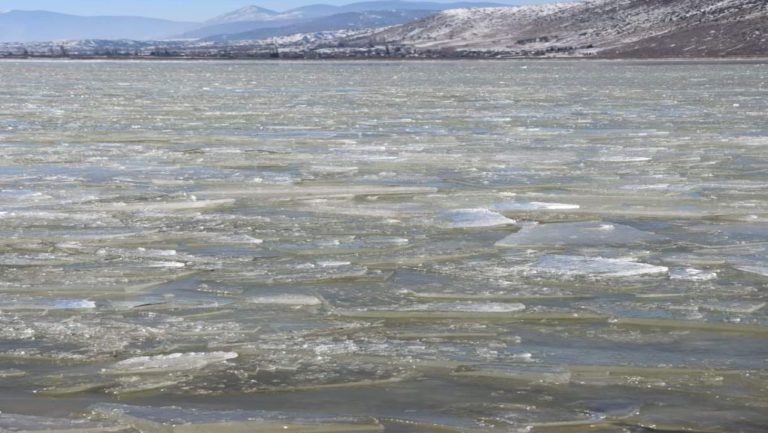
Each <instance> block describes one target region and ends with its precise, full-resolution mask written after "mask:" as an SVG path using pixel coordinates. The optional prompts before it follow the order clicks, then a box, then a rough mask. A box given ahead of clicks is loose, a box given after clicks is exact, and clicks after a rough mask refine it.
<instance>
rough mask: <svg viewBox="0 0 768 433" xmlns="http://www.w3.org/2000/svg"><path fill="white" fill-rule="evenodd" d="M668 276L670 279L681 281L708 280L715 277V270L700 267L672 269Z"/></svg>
mask: <svg viewBox="0 0 768 433" xmlns="http://www.w3.org/2000/svg"><path fill="white" fill-rule="evenodd" d="M669 278H670V279H671V280H683V281H709V280H714V279H715V278H717V272H712V271H702V270H701V269H694V268H685V269H674V270H672V271H670V273H669Z"/></svg>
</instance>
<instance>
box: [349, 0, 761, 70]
mask: <svg viewBox="0 0 768 433" xmlns="http://www.w3.org/2000/svg"><path fill="white" fill-rule="evenodd" d="M371 41H376V42H377V43H386V44H390V45H402V46H408V47H412V48H415V49H422V50H427V49H429V50H444V51H451V50H491V51H503V52H511V53H519V54H522V55H551V54H553V53H557V54H563V53H567V54H569V55H600V56H606V57H627V56H629V57H658V56H683V57H692V56H725V55H760V54H762V55H765V54H768V2H766V1H765V0H592V1H584V2H578V3H566V4H552V5H539V6H522V7H504V8H479V9H456V10H449V11H444V12H441V13H438V14H436V15H433V16H430V17H427V18H424V19H421V20H418V21H414V22H411V23H408V24H405V25H401V26H395V27H391V28H388V29H383V30H381V31H379V32H375V33H374V34H373V35H371V36H365V37H361V38H357V39H354V38H353V39H352V40H348V41H344V44H345V45H347V46H348V45H350V44H351V45H364V44H370V43H371Z"/></svg>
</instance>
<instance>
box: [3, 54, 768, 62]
mask: <svg viewBox="0 0 768 433" xmlns="http://www.w3.org/2000/svg"><path fill="white" fill-rule="evenodd" d="M558 60H559V61H577V60H580V61H593V62H594V61H606V62H612V61H638V62H669V63H673V62H680V63H688V62H738V63H750V62H752V63H766V62H768V54H766V55H759V56H733V57H722V56H721V57H675V56H665V57H616V56H610V57H601V56H552V57H545V56H530V57H521V56H509V57H503V56H487V57H483V56H466V57H462V56H442V57H415V56H414V57H397V56H389V57H383V56H369V57H368V56H349V57H344V56H338V57H335V56H330V57H311V56H310V57H298V56H291V57H208V56H199V57H189V56H173V57H156V56H65V57H64V56H0V61H10V62H13V61H60V62H67V61H72V62H81V61H82V62H87V61H105V62H302V61H306V62H334V61H351V62H357V61H402V62H410V61H413V62H429V61H498V62H500V61H541V62H547V61H558Z"/></svg>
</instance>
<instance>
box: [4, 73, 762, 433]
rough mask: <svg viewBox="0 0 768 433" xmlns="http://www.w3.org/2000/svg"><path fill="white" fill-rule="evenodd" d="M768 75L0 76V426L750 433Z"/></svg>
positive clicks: (755, 387) (757, 368) (313, 432)
mask: <svg viewBox="0 0 768 433" xmlns="http://www.w3.org/2000/svg"><path fill="white" fill-rule="evenodd" d="M766 302H768V62H759V61H753V62H746V61H745V62H719V61H712V62H690V61H689V62H669V61H666V62H639V61H631V62H619V61H542V62H522V61H521V62H517V61H515V62H482V61H476V62H471V61H468V62H451V61H438V62H426V61H425V62H389V61H380V62H254V63H247V62H64V61H62V62H32V61H30V62H10V61H5V62H2V63H0V411H1V412H2V413H1V414H0V431H5V430H4V429H6V430H10V431H25V432H44V431H53V430H55V431H56V432H67V431H71V432H73V433H74V432H80V433H82V432H91V433H102V432H103V433H106V432H118V431H119V432H126V433H127V432H138V431H142V432H148V433H154V432H163V433H167V432H175V433H187V432H189V433H191V432H206V433H218V432H221V433H225V432H243V431H259V432H281V431H291V432H303V433H322V432H327V433H338V432H378V431H384V432H387V433H410V432H414V433H415V432H534V433H537V432H545V433H566V432H582V431H590V432H599V433H619V432H623V433H627V432H629V433H640V432H644V433H645V432H679V431H694V432H722V433H726V432H728V433H733V432H755V433H757V432H765V431H766V428H767V427H766V426H768V344H767V343H768V307H766Z"/></svg>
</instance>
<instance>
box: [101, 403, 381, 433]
mask: <svg viewBox="0 0 768 433" xmlns="http://www.w3.org/2000/svg"><path fill="white" fill-rule="evenodd" d="M91 412H92V413H93V416H94V417H98V418H105V419H108V420H114V421H116V422H119V423H122V424H127V425H130V426H132V427H134V428H136V429H138V430H141V431H142V432H145V433H204V432H220V433H236V432H237V433H242V432H259V433H278V432H293V433H367V432H379V431H382V430H383V427H382V426H381V425H380V424H379V423H378V422H377V421H376V420H374V419H372V418H350V417H312V418H307V417H305V416H301V415H292V414H288V413H281V412H267V411H203V410H196V409H182V408H178V407H148V406H129V405H120V404H97V405H95V406H92V407H91Z"/></svg>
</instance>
